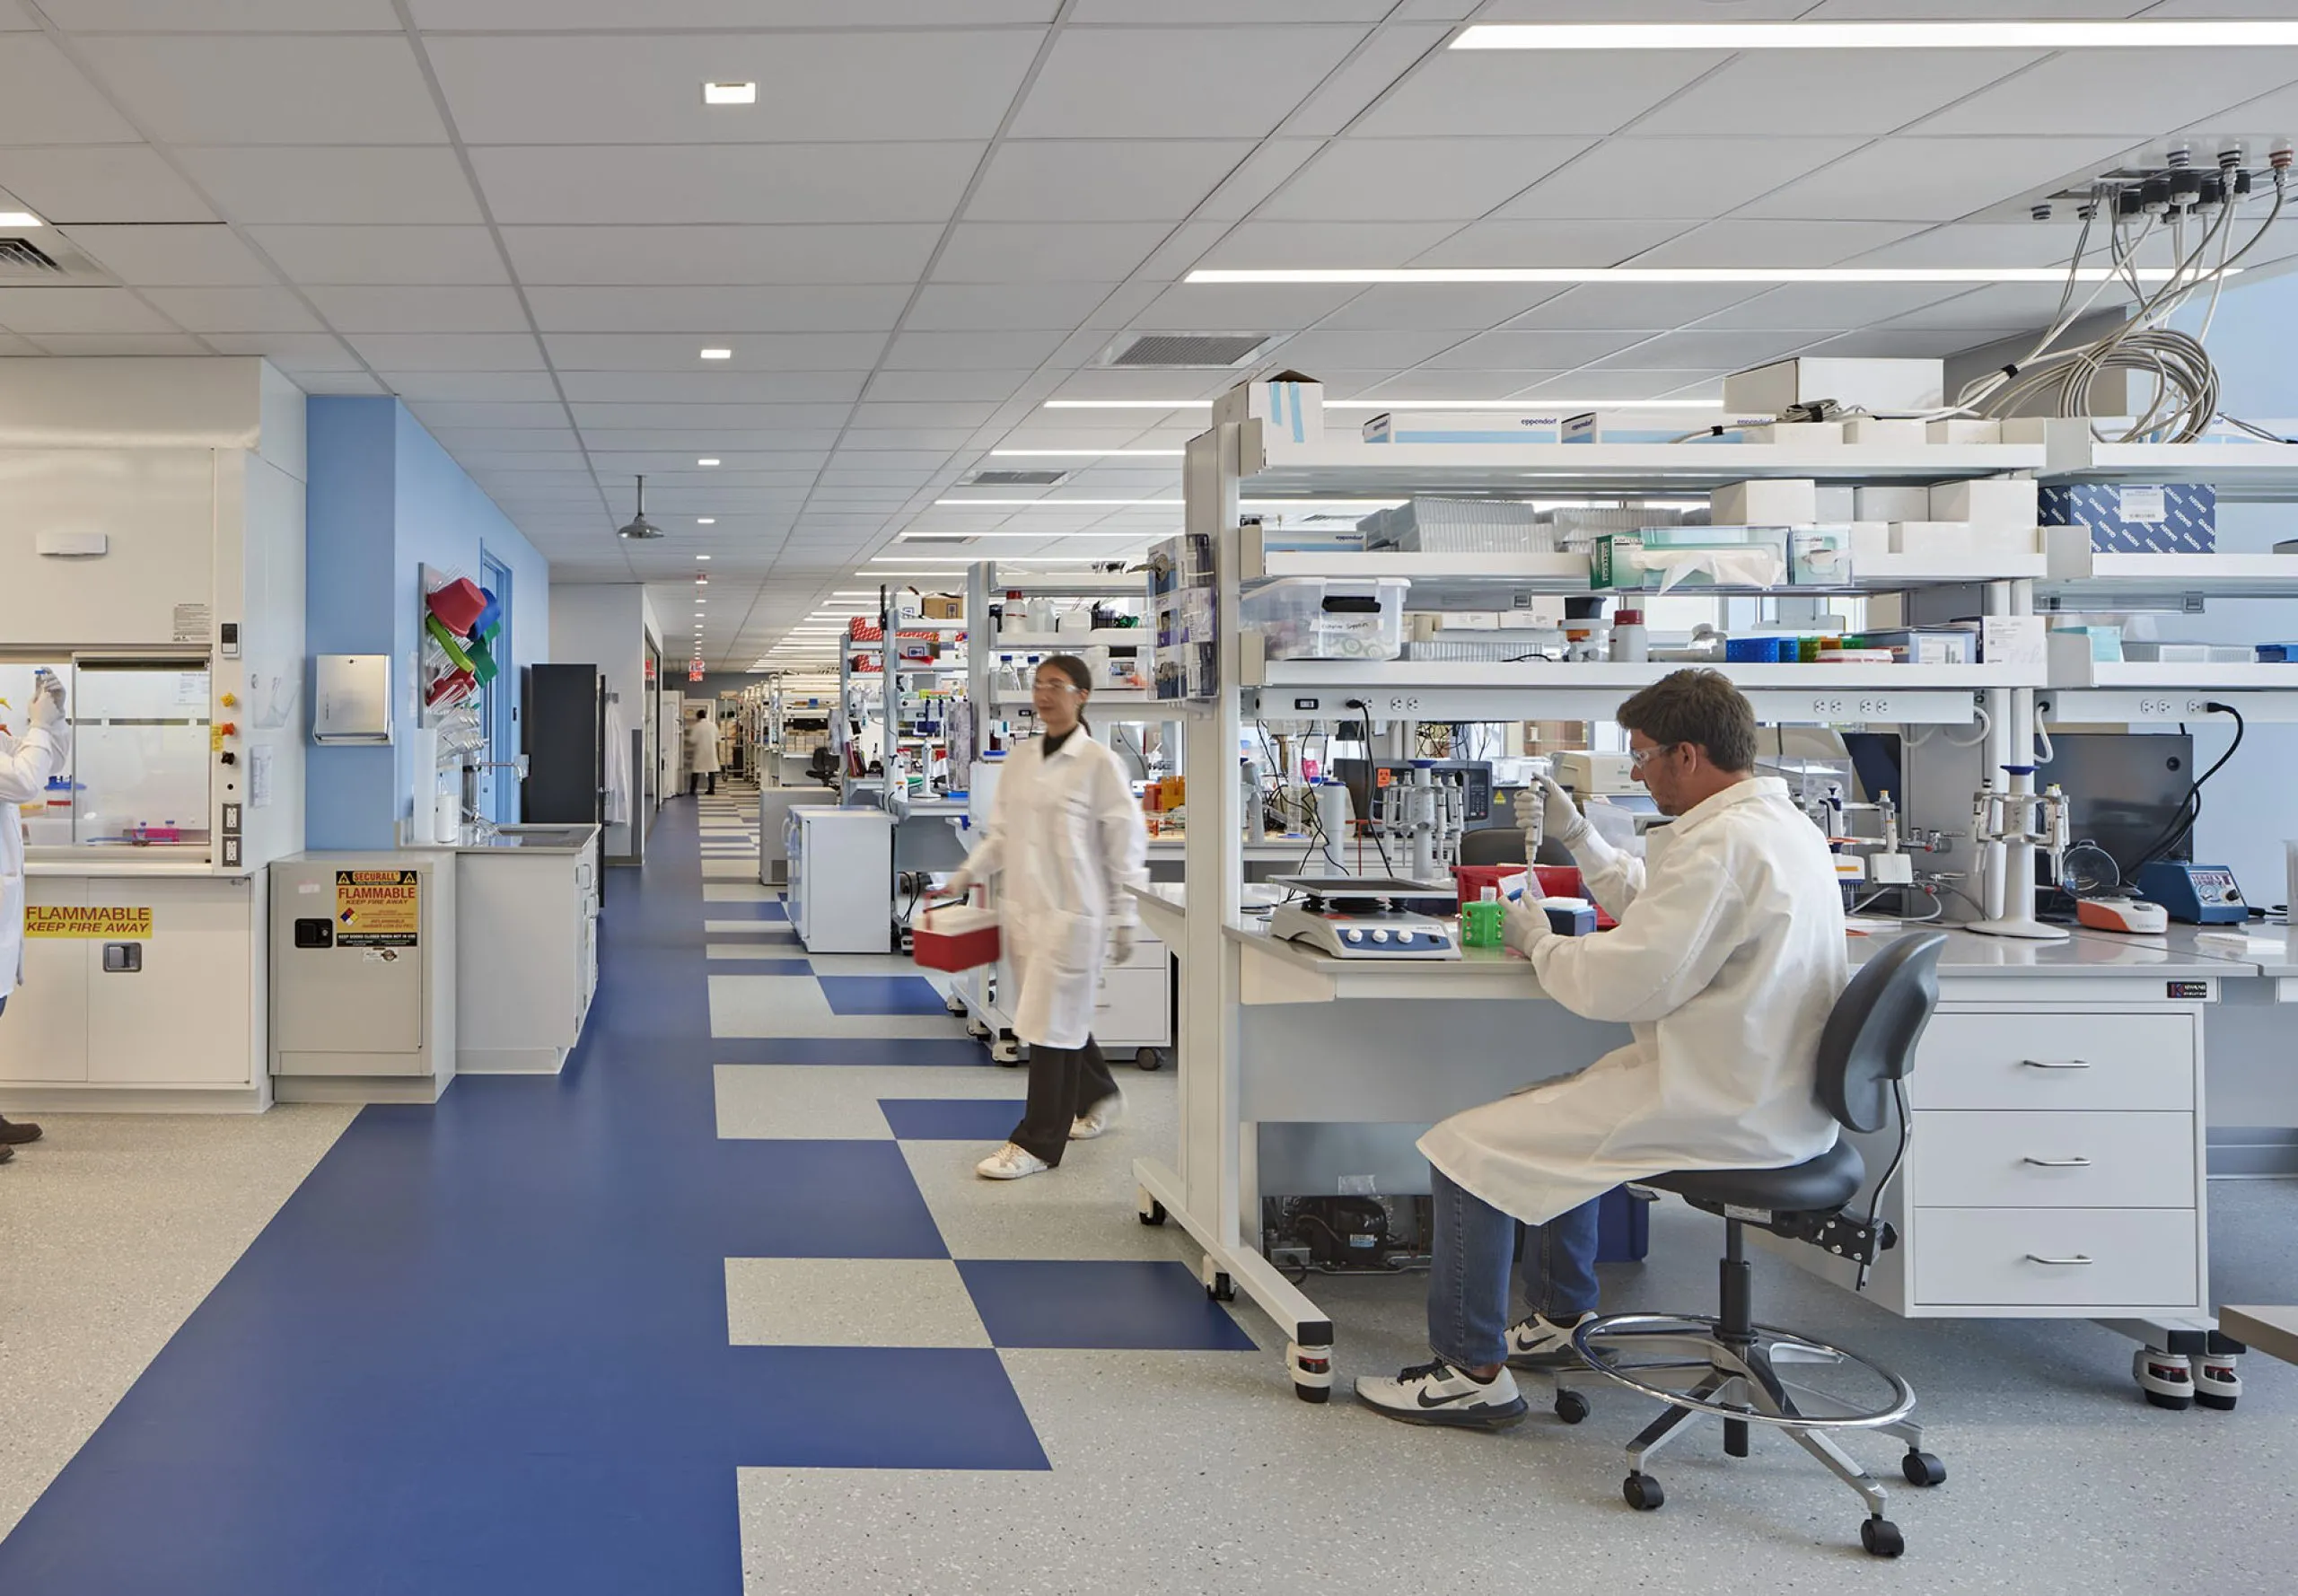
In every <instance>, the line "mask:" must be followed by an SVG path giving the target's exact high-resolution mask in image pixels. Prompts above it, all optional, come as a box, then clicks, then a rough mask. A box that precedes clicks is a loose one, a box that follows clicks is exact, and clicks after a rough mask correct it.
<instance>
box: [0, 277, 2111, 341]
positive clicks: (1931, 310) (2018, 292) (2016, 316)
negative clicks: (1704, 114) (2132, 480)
mask: <svg viewBox="0 0 2298 1596" xmlns="http://www.w3.org/2000/svg"><path fill="white" fill-rule="evenodd" d="M2058 299H2059V290H2058V288H2057V287H2056V286H2054V285H2049V284H2040V283H1998V284H1995V285H1990V286H1988V287H1985V288H1978V289H1974V290H1972V291H1971V292H1970V293H1969V294H1957V295H1955V296H1954V297H1953V298H1952V299H1946V300H1942V301H1940V302H1939V303H1936V304H1931V305H1925V306H1924V307H1923V308H1922V309H1921V310H1919V311H1908V313H1907V314H1906V315H1903V316H1894V317H1892V318H1891V319H1890V320H1889V321H1885V322H1881V323H1879V324H1878V325H1879V327H1881V328H1886V329H1888V328H1906V327H1919V328H1944V329H1957V328H1970V329H1988V328H1999V327H2010V328H2019V327H2032V328H2033V329H2036V330H2037V331H2038V332H2039V331H2041V330H2042V329H2044V328H2045V327H2047V326H2048V325H2049V323H2050V318H2051V314H2052V312H2053V311H2056V310H2057V306H2058ZM2113 303H2117V300H2116V298H2115V297H2114V295H2112V294H2107V295H2103V296H2101V299H2100V302H2099V304H2100V308H2101V309H2104V308H2106V307H2108V306H2109V305H2111V304H2113ZM6 320H7V318H6V317H5V316H0V322H5V321H6ZM1984 341H1985V340H1983V339H1974V340H1973V342H1975V343H1976V342H1984Z"/></svg>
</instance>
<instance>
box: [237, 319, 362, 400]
mask: <svg viewBox="0 0 2298 1596" xmlns="http://www.w3.org/2000/svg"><path fill="white" fill-rule="evenodd" d="M201 338H202V341H203V342H205V343H206V345H207V346H208V347H209V348H211V349H213V350H215V353H216V354H218V355H262V356H263V357H264V358H265V359H266V360H268V361H269V362H271V364H274V365H276V366H277V367H278V368H279V369H280V370H281V371H283V372H285V373H287V374H288V375H289V376H291V377H294V378H296V379H298V380H299V381H300V380H301V379H302V378H303V377H304V376H306V375H324V374H326V373H334V372H364V370H365V369H366V368H365V367H364V366H363V365H361V364H359V357H358V356H357V355H354V354H352V353H351V351H350V350H349V349H346V347H344V345H343V340H342V339H340V338H337V337H336V336H335V335H334V334H332V333H325V332H211V333H204V334H202V335H201ZM379 391H380V390H379Z"/></svg>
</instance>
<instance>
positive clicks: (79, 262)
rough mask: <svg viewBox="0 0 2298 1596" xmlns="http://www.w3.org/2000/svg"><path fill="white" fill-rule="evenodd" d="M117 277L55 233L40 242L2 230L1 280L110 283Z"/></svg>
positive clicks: (16, 281) (12, 281) (0, 241)
mask: <svg viewBox="0 0 2298 1596" xmlns="http://www.w3.org/2000/svg"><path fill="white" fill-rule="evenodd" d="M117 280H118V279H116V278H114V277H113V276H111V274H110V273H109V272H107V271H105V270H104V268H103V267H100V266H98V265H97V264H96V263H95V262H94V261H92V260H91V259H88V258H87V257H86V256H85V255H83V254H82V253H81V252H80V251H79V250H75V249H74V248H73V247H72V245H71V243H70V241H67V240H66V239H64V238H62V237H60V236H57V235H54V234H51V235H49V236H48V237H47V238H46V239H43V240H42V241H40V242H39V243H34V242H33V241H31V240H30V239H28V238H26V237H24V236H23V235H22V234H21V233H6V232H0V283H74V284H79V283H111V282H115V281H117Z"/></svg>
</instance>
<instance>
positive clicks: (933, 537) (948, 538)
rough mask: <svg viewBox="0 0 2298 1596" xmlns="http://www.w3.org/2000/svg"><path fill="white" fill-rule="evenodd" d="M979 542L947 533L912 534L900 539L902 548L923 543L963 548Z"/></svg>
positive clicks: (913, 546)
mask: <svg viewBox="0 0 2298 1596" xmlns="http://www.w3.org/2000/svg"><path fill="white" fill-rule="evenodd" d="M980 541H981V539H978V538H960V537H957V536H954V535H952V534H951V533H948V532H912V533H910V534H909V535H908V537H906V538H904V539H901V543H902V546H903V547H904V548H915V547H917V545H920V544H925V543H939V544H943V545H944V546H945V547H947V548H967V547H969V545H972V544H975V543H978V542H980Z"/></svg>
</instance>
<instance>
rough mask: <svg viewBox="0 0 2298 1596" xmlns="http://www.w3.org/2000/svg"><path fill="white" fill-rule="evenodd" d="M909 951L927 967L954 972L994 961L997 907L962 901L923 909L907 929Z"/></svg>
mask: <svg viewBox="0 0 2298 1596" xmlns="http://www.w3.org/2000/svg"><path fill="white" fill-rule="evenodd" d="M909 943H910V954H911V957H913V958H914V959H916V960H917V962H918V963H919V964H920V965H922V966H924V967H925V969H938V970H942V971H944V972H945V973H947V974H951V975H955V974H957V973H958V972H959V971H960V970H968V969H981V968H982V967H983V966H984V965H987V964H995V963H996V962H997V945H998V940H997V911H996V909H991V908H981V907H980V906H978V905H976V904H970V903H963V904H959V905H957V906H956V907H955V908H934V909H927V910H926V911H925V914H923V915H922V916H919V917H918V922H917V925H915V926H913V927H912V928H911V930H910V936H909Z"/></svg>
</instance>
